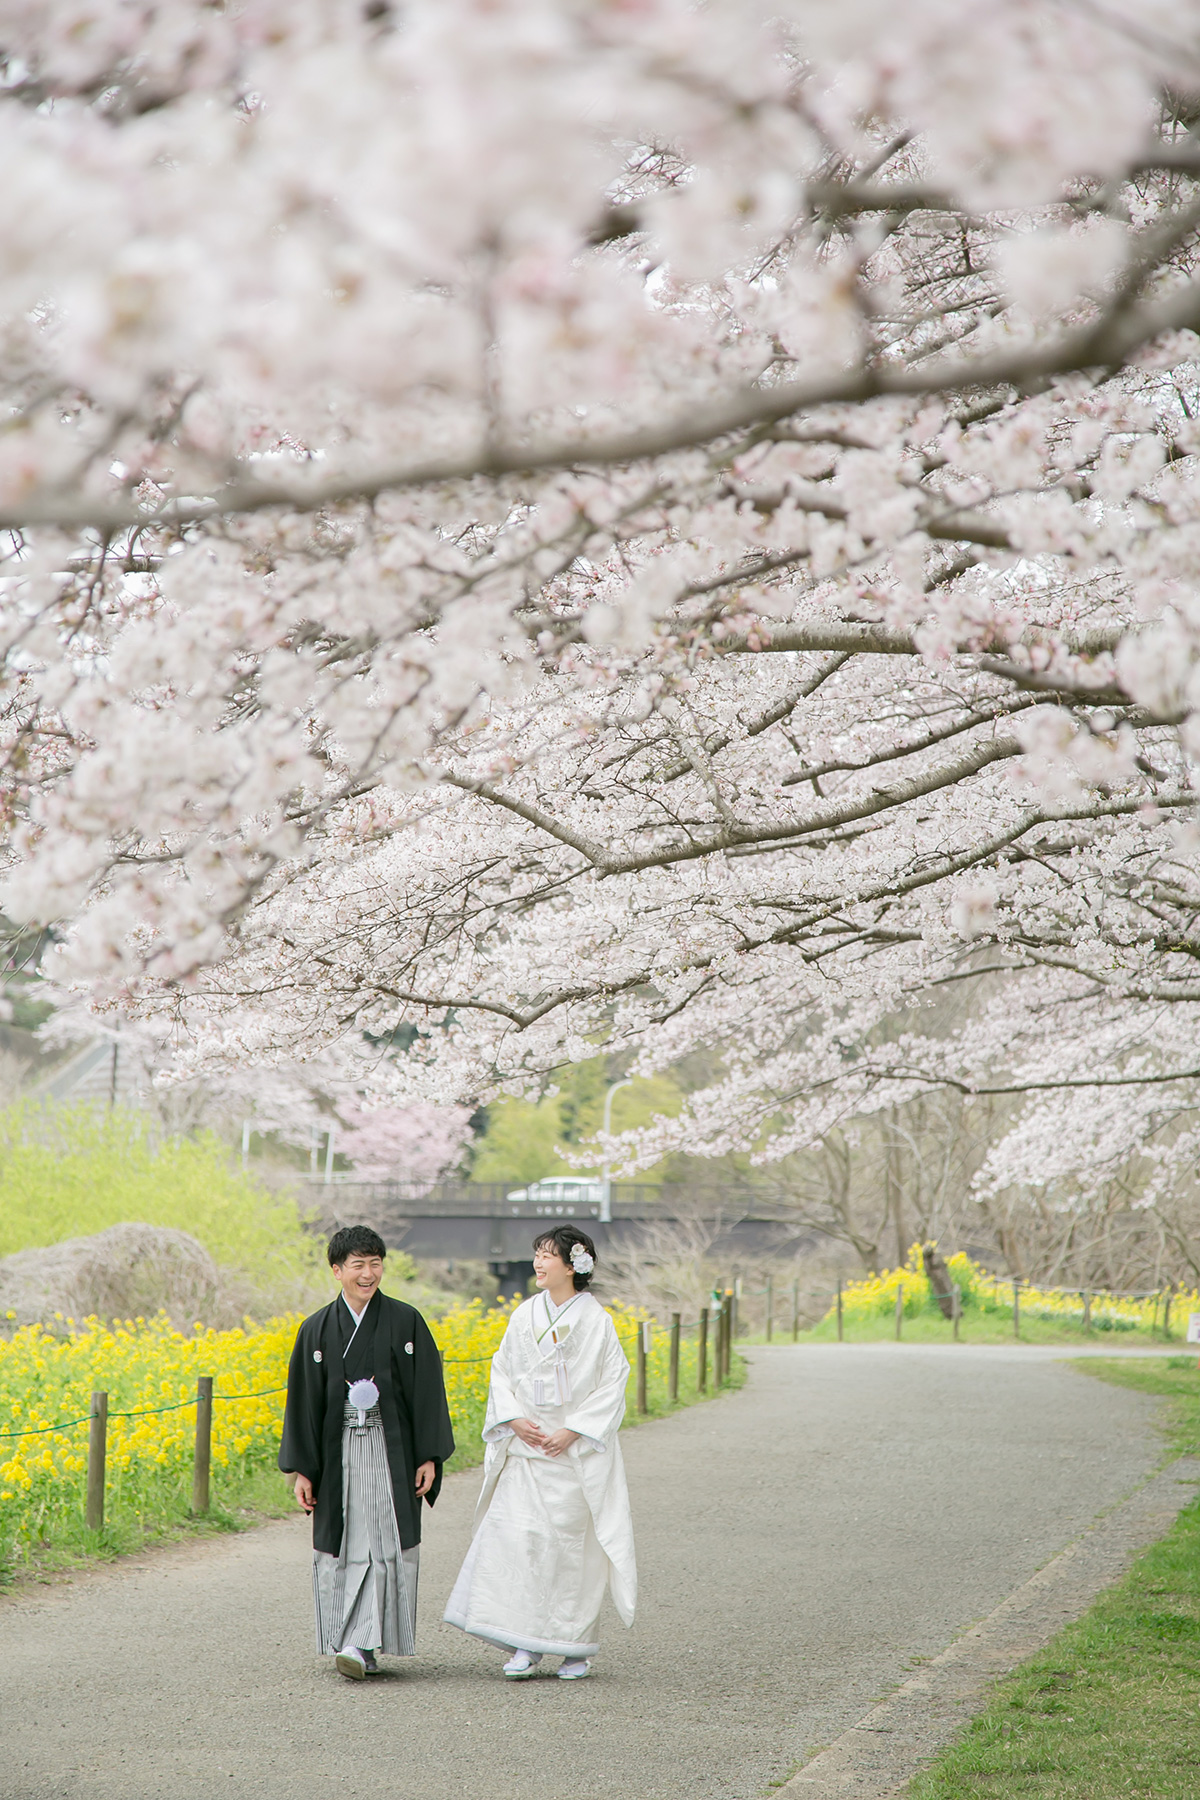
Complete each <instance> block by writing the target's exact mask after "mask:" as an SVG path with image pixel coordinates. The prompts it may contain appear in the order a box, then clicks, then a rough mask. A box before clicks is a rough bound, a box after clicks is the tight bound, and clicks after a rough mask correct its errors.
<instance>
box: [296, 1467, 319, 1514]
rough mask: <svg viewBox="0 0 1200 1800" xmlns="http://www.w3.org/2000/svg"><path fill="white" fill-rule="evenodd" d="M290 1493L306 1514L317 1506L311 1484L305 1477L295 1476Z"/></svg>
mask: <svg viewBox="0 0 1200 1800" xmlns="http://www.w3.org/2000/svg"><path fill="white" fill-rule="evenodd" d="M292 1492H293V1493H294V1494H295V1496H296V1503H297V1505H298V1506H302V1507H303V1508H304V1510H305V1512H306V1513H310V1512H311V1511H312V1510H313V1507H314V1506H315V1505H316V1504H317V1500H316V1495H315V1494H314V1493H313V1485H312V1482H311V1481H310V1480H309V1479H308V1476H307V1475H297V1477H296V1485H295V1487H294V1488H293V1489H292Z"/></svg>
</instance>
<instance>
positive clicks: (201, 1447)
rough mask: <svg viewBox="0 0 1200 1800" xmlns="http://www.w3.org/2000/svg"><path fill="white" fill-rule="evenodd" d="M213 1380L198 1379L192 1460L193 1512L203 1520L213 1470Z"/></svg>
mask: <svg viewBox="0 0 1200 1800" xmlns="http://www.w3.org/2000/svg"><path fill="white" fill-rule="evenodd" d="M212 1409H213V1378H212V1376H211V1375H198V1376H197V1377H196V1449H195V1454H194V1456H193V1459H192V1512H193V1514H194V1516H195V1517H196V1518H198V1519H199V1518H202V1517H203V1516H204V1514H205V1513H206V1512H207V1511H208V1501H209V1495H208V1486H209V1473H210V1470H211V1468H212Z"/></svg>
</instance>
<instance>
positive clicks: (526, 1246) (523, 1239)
mask: <svg viewBox="0 0 1200 1800" xmlns="http://www.w3.org/2000/svg"><path fill="white" fill-rule="evenodd" d="M507 1190H508V1184H507V1183H502V1182H457V1183H455V1182H438V1183H436V1184H435V1185H434V1186H433V1187H424V1186H421V1185H419V1184H416V1183H412V1182H402V1181H356V1180H351V1179H347V1178H346V1177H341V1178H339V1177H338V1176H336V1175H335V1176H333V1178H332V1179H331V1180H329V1181H320V1180H316V1181H314V1182H312V1183H311V1184H310V1188H309V1191H310V1193H311V1194H312V1196H313V1199H314V1200H315V1202H316V1207H317V1210H318V1212H319V1215H320V1219H321V1223H322V1225H323V1226H325V1227H326V1228H327V1229H329V1230H330V1231H333V1230H336V1229H337V1227H338V1226H340V1225H371V1226H373V1227H374V1229H375V1230H376V1231H377V1232H378V1233H379V1235H380V1236H381V1237H382V1239H383V1241H384V1243H385V1244H386V1245H387V1246H388V1248H389V1250H405V1251H407V1252H408V1254H409V1255H410V1256H415V1257H430V1258H438V1259H445V1260H446V1261H450V1262H482V1263H486V1264H487V1267H488V1269H489V1271H490V1272H491V1274H493V1275H494V1276H495V1277H496V1278H497V1279H498V1280H499V1282H500V1285H501V1291H502V1292H503V1293H506V1294H511V1293H524V1292H525V1291H526V1288H527V1285H528V1283H529V1282H530V1281H531V1280H532V1278H533V1239H534V1237H535V1235H536V1234H537V1232H538V1231H540V1230H545V1229H546V1228H547V1227H548V1226H551V1225H557V1224H565V1223H566V1222H567V1221H568V1220H574V1221H575V1222H577V1223H578V1224H580V1225H582V1226H583V1227H584V1229H585V1230H586V1231H587V1233H588V1235H589V1236H590V1237H591V1238H592V1240H593V1242H594V1243H595V1245H596V1249H597V1251H598V1252H599V1254H600V1255H601V1257H603V1255H604V1253H605V1251H606V1250H610V1249H627V1250H635V1249H636V1247H637V1245H638V1244H639V1243H645V1244H647V1246H648V1247H649V1246H650V1244H651V1243H652V1242H653V1240H654V1238H655V1237H656V1236H658V1235H661V1234H662V1232H663V1228H667V1230H670V1229H671V1228H676V1229H678V1230H684V1231H686V1232H687V1233H688V1234H689V1235H692V1234H694V1235H695V1236H696V1237H698V1238H704V1237H707V1238H708V1239H709V1247H708V1249H707V1251H706V1254H708V1255H710V1256H713V1257H715V1258H717V1259H718V1260H720V1259H721V1258H722V1257H724V1258H726V1259H728V1260H730V1261H732V1260H734V1259H736V1258H738V1257H752V1256H753V1257H761V1256H788V1255H794V1254H795V1253H796V1251H797V1250H799V1249H801V1248H807V1247H809V1246H811V1244H812V1242H813V1239H812V1235H811V1233H810V1232H808V1231H807V1230H805V1229H804V1228H803V1227H801V1226H800V1225H798V1224H797V1223H796V1220H795V1215H794V1214H793V1213H792V1212H791V1211H790V1209H789V1208H787V1207H786V1206H782V1205H776V1204H774V1203H772V1202H769V1201H767V1202H764V1201H761V1200H755V1199H752V1198H750V1197H749V1196H735V1195H733V1194H730V1195H729V1196H727V1197H723V1198H722V1201H721V1202H720V1204H719V1206H716V1207H714V1206H711V1205H709V1206H708V1207H707V1210H706V1209H705V1208H704V1207H701V1206H698V1205H696V1204H695V1203H691V1204H689V1202H688V1199H687V1196H686V1194H683V1193H681V1192H680V1191H679V1190H678V1189H676V1190H671V1189H668V1188H660V1187H652V1186H650V1185H649V1184H648V1183H645V1182H634V1181H614V1182H613V1184H612V1204H611V1212H612V1217H611V1219H610V1220H604V1219H602V1218H601V1217H600V1212H601V1208H600V1203H599V1201H598V1200H587V1201H579V1202H574V1203H565V1202H563V1201H559V1200H545V1199H533V1200H510V1199H509V1198H508V1191H507Z"/></svg>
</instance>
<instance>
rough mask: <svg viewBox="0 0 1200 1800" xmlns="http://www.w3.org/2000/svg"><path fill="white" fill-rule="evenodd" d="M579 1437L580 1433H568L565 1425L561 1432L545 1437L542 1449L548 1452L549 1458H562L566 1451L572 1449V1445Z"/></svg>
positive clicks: (549, 1433) (552, 1432)
mask: <svg viewBox="0 0 1200 1800" xmlns="http://www.w3.org/2000/svg"><path fill="white" fill-rule="evenodd" d="M578 1436H579V1433H578V1432H577V1431H568V1430H567V1428H566V1426H565V1425H564V1426H563V1427H562V1429H561V1430H560V1431H551V1432H548V1433H547V1434H546V1436H545V1437H543V1439H542V1449H543V1450H544V1451H545V1452H546V1455H547V1456H561V1455H562V1453H563V1451H564V1450H569V1449H570V1448H571V1445H572V1444H573V1443H574V1442H575V1440H576V1438H577V1437H578Z"/></svg>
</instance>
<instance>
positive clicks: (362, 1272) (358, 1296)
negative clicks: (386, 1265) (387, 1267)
mask: <svg viewBox="0 0 1200 1800" xmlns="http://www.w3.org/2000/svg"><path fill="white" fill-rule="evenodd" d="M333 1272H334V1274H335V1275H336V1276H337V1278H338V1280H339V1281H340V1282H341V1284H342V1292H343V1294H345V1296H346V1298H347V1300H348V1301H349V1302H350V1304H351V1306H352V1307H353V1308H354V1310H355V1312H361V1311H362V1309H363V1307H364V1306H365V1305H366V1304H367V1301H368V1300H369V1299H370V1298H371V1295H372V1294H373V1293H374V1292H375V1289H376V1288H377V1287H378V1286H379V1283H380V1282H381V1281H382V1280H383V1258H382V1256H357V1255H355V1256H348V1257H347V1258H346V1260H345V1262H344V1263H334V1265H333Z"/></svg>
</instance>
